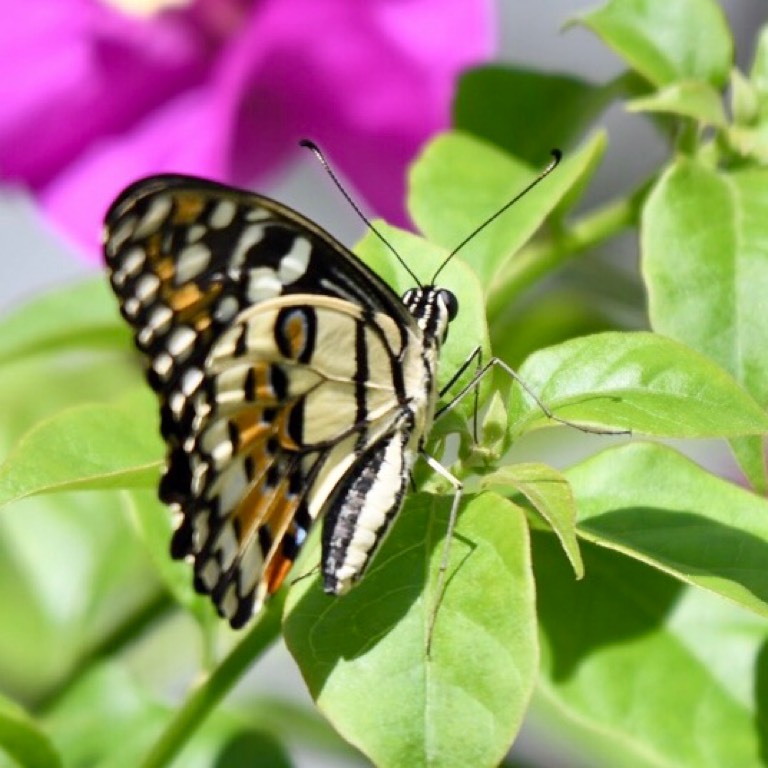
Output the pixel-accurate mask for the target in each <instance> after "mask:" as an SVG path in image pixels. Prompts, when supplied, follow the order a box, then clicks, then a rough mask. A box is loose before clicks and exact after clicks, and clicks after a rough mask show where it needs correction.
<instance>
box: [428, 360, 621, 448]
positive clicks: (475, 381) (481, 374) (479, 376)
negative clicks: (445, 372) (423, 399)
mask: <svg viewBox="0 0 768 768" xmlns="http://www.w3.org/2000/svg"><path fill="white" fill-rule="evenodd" d="M480 354H481V352H480V348H479V347H478V348H477V349H475V351H474V352H472V354H471V355H470V356H469V357H468V358H467V360H466V361H465V362H464V363H463V364H462V365H461V366H460V367H459V369H458V371H457V372H456V374H455V375H454V376H453V377H452V378H451V380H450V381H449V382H448V385H447V386H446V387H443V390H442V391H441V393H440V394H441V395H442V394H444V392H445V391H447V390H448V389H450V387H451V386H452V385H453V384H455V383H456V381H457V380H458V378H459V376H461V374H462V373H464V371H466V370H467V368H468V367H469V365H470V364H471V362H472V361H473V360H474V359H476V358H477V357H478V355H480ZM494 368H500V369H501V370H502V371H504V373H506V374H507V375H508V376H509V377H510V378H512V379H514V380H515V381H516V382H517V383H518V384H519V385H520V386H521V387H522V389H523V390H524V391H525V392H526V394H528V395H529V396H530V397H531V398H532V399H533V400H534V401H535V403H536V405H538V406H539V408H541V410H542V411H543V412H544V414H545V415H546V416H547V418H549V419H552V421H557V422H558V423H560V424H564V425H565V426H568V427H574V428H576V429H578V430H579V431H581V432H587V433H589V434H595V435H628V434H630V431H629V430H626V429H621V430H615V429H601V428H599V427H589V426H586V425H584V424H577V423H576V422H574V421H570V420H569V419H564V418H562V417H560V416H557V415H555V414H554V413H553V412H552V411H551V410H550V409H549V408H548V407H547V405H546V404H545V403H544V402H542V400H541V399H540V398H539V397H538V396H537V395H536V393H535V392H534V391H533V390H532V389H531V388H530V387H529V386H528V385H527V384H526V383H525V382H524V381H523V379H521V378H520V376H519V375H518V374H517V372H516V371H515V370H514V369H513V368H512V367H511V366H509V365H507V363H505V362H504V361H503V360H502V359H500V358H498V357H492V358H491V359H490V360H489V361H488V362H487V363H486V364H485V365H483V366H482V367H480V369H479V370H478V371H477V372H476V373H475V375H474V376H473V377H472V379H471V380H470V381H469V383H468V384H465V385H464V386H463V387H462V388H461V390H460V391H459V392H458V393H457V394H456V395H454V396H453V398H452V399H451V400H450V401H449V402H447V403H446V404H445V405H444V406H442V407H441V408H438V410H437V411H436V412H435V421H437V419H439V418H440V417H441V416H443V415H444V414H446V413H448V412H449V411H452V410H453V409H454V408H455V407H456V406H457V405H458V404H459V403H460V402H461V401H462V400H463V399H464V397H465V396H466V395H467V393H469V392H470V391H472V390H473V389H474V390H475V393H477V387H478V386H479V384H480V382H481V381H482V380H483V379H484V378H485V377H486V376H487V375H488V374H489V373H490V372H491V371H492V370H493V369H494Z"/></svg>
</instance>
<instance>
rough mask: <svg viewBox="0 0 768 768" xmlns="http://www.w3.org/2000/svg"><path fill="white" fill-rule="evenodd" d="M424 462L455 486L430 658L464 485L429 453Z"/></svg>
mask: <svg viewBox="0 0 768 768" xmlns="http://www.w3.org/2000/svg"><path fill="white" fill-rule="evenodd" d="M421 455H422V457H423V458H424V461H426V463H427V464H428V465H429V467H430V468H431V469H432V470H433V471H434V472H436V473H437V474H438V475H440V477H442V478H445V479H446V480H447V481H448V482H449V483H450V484H451V485H452V486H453V502H452V503H451V512H450V515H449V516H448V529H447V530H446V533H445V544H443V554H442V557H441V558H440V569H439V571H438V574H437V589H436V591H435V595H436V597H435V602H434V604H433V605H432V609H431V611H430V613H429V620H428V623H427V640H426V648H425V651H426V656H427V658H429V656H430V653H431V651H432V635H433V633H434V629H435V621H436V619H437V609H438V608H439V606H440V602H441V601H442V597H443V590H444V589H445V580H446V575H447V573H448V560H449V557H450V553H451V541H452V540H453V531H454V529H455V528H456V517H457V516H458V513H459V504H460V503H461V495H462V492H463V490H464V484H463V483H462V482H461V480H459V478H458V477H456V476H455V475H453V474H451V473H450V472H449V471H448V470H447V469H446V468H445V467H444V466H443V465H442V464H441V463H440V462H439V461H438V460H437V459H435V458H434V457H433V456H430V455H429V454H428V453H422V454H421Z"/></svg>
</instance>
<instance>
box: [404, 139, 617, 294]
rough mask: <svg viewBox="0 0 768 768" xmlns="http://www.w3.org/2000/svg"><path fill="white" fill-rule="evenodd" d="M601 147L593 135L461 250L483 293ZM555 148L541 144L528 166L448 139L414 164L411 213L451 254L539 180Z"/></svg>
mask: <svg viewBox="0 0 768 768" xmlns="http://www.w3.org/2000/svg"><path fill="white" fill-rule="evenodd" d="M604 145H605V140H604V137H603V135H602V134H597V135H595V136H594V137H593V138H592V139H591V140H589V141H588V142H587V143H586V144H585V145H584V146H583V147H582V148H581V149H580V150H578V151H577V152H576V153H574V154H572V155H570V156H569V157H566V158H565V159H564V160H563V162H561V163H560V165H559V166H558V167H557V169H556V170H555V171H554V172H553V173H552V174H550V175H549V176H548V177H547V178H546V180H544V181H542V182H541V183H540V184H538V185H537V186H536V187H535V188H534V189H532V190H530V191H529V192H528V193H527V194H526V195H525V196H524V197H522V198H521V199H520V200H518V201H517V202H516V203H515V204H514V205H513V206H512V207H511V208H510V209H509V210H508V211H505V212H504V214H503V215H502V216H500V217H499V219H498V220H497V221H494V222H493V224H491V225H490V226H489V227H488V228H487V229H485V230H483V232H482V233H480V234H478V235H477V236H476V237H475V238H474V239H473V240H472V241H471V244H470V245H468V246H467V248H466V249H465V250H462V256H463V258H464V259H466V261H467V262H468V263H469V264H470V266H471V267H472V269H473V270H474V271H475V273H476V274H477V275H478V276H479V277H480V282H481V283H482V285H483V286H484V288H486V289H487V288H488V287H489V285H490V283H491V280H492V278H493V277H494V275H495V273H496V272H497V270H498V269H499V268H500V267H501V266H502V265H503V264H504V263H505V262H507V260H508V259H510V258H511V257H512V256H513V254H514V253H515V252H516V251H517V250H518V249H519V248H520V247H521V246H522V245H523V244H524V243H526V242H527V241H528V240H529V239H530V238H531V237H532V235H533V234H534V233H535V232H536V230H537V229H538V228H539V227H540V226H541V225H542V223H543V222H544V220H545V218H546V217H547V215H548V214H549V213H551V212H552V210H553V209H555V208H556V207H557V206H558V204H559V203H560V202H561V200H562V199H563V198H564V197H565V196H566V195H567V194H568V193H569V192H571V191H572V190H573V189H574V188H580V187H579V184H580V182H581V180H582V178H583V177H584V176H585V175H587V176H588V175H590V174H591V173H592V172H593V170H594V164H595V157H596V156H600V155H601V154H602V151H603V149H604ZM550 149H551V147H548V146H547V147H542V148H541V158H540V161H539V165H538V167H531V166H529V165H527V164H525V163H522V162H520V161H519V160H516V159H514V158H513V157H511V156H510V155H507V154H505V153H503V152H501V151H499V150H498V149H496V148H495V147H493V146H491V145H489V144H486V143H485V142H482V141H479V140H477V139H475V138H473V137H471V136H468V135H466V134H462V133H459V132H454V133H446V134H443V135H442V136H440V137H438V138H437V139H435V140H434V141H433V142H432V143H431V144H430V145H429V146H428V147H427V149H426V150H425V151H424V153H423V154H422V155H421V157H420V158H419V159H418V160H417V161H416V163H415V164H414V165H413V166H411V176H410V195H409V203H408V209H409V211H410V213H411V216H412V217H413V220H414V221H415V222H416V224H417V226H418V227H419V229H420V230H421V231H422V232H423V233H424V234H425V236H426V237H427V238H428V239H429V240H430V241H432V242H434V243H438V244H440V245H442V246H443V247H444V248H446V249H448V250H449V251H450V250H452V249H454V248H455V247H456V246H458V245H459V243H460V242H461V241H462V240H464V239H465V238H466V237H467V236H468V235H469V234H470V233H471V232H472V231H473V230H474V229H476V228H477V227H478V226H480V225H481V224H482V223H483V222H484V221H486V220H487V219H488V217H489V216H491V215H492V214H494V213H495V212H497V211H498V210H499V209H500V208H501V207H502V206H503V205H504V204H505V203H507V202H509V200H511V199H512V198H513V197H514V196H515V195H517V194H518V193H520V192H521V191H522V190H523V189H524V188H525V187H526V186H527V185H528V184H530V183H531V182H532V181H533V180H534V179H535V177H536V175H537V173H538V172H540V171H541V170H543V168H544V166H545V165H546V163H547V161H548V160H549V157H548V154H547V153H548V151H549V150H550Z"/></svg>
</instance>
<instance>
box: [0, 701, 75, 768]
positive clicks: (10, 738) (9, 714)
mask: <svg viewBox="0 0 768 768" xmlns="http://www.w3.org/2000/svg"><path fill="white" fill-rule="evenodd" d="M0 751H3V752H5V753H6V754H8V755H9V756H10V757H12V758H14V759H15V760H16V761H17V762H18V763H19V765H21V766H24V768H63V765H64V763H63V762H62V760H61V757H60V756H59V754H58V752H57V751H56V748H55V747H54V746H53V743H52V742H51V740H50V739H49V737H48V736H47V735H46V733H45V732H44V731H43V729H42V728H41V727H40V726H39V725H38V724H37V723H36V722H35V721H34V720H33V719H32V718H31V717H30V716H29V715H28V714H27V713H26V712H25V711H24V710H23V709H22V708H21V707H20V706H18V704H16V703H15V702H13V701H11V700H10V699H7V698H5V697H4V696H0Z"/></svg>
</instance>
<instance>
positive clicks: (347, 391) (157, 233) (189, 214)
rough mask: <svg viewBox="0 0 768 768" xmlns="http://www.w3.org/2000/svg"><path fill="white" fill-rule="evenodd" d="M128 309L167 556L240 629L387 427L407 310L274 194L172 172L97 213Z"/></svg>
mask: <svg viewBox="0 0 768 768" xmlns="http://www.w3.org/2000/svg"><path fill="white" fill-rule="evenodd" d="M106 230H107V236H106V241H105V255H106V260H107V265H108V267H109V270H110V273H111V274H110V279H111V283H112V286H113V288H114V290H115V292H116V294H117V295H118V298H119V300H120V306H121V311H122V314H123V316H124V317H125V318H126V319H127V320H128V322H129V323H130V324H131V325H132V326H133V328H134V331H135V338H136V344H137V346H138V347H139V349H140V350H141V351H142V352H144V353H145V354H146V356H147V359H148V373H147V375H148V380H149V382H150V384H151V385H152V387H153V388H154V389H155V391H156V392H157V393H158V395H159V397H160V401H161V430H162V433H163V437H164V438H165V440H166V442H167V445H168V460H167V469H166V471H165V474H164V476H163V479H162V482H161V487H160V495H161V498H162V499H163V500H164V501H165V502H166V503H169V504H171V505H172V507H174V508H175V509H177V510H179V511H180V512H181V522H180V525H179V527H178V528H177V531H176V533H175V535H174V538H173V542H172V554H173V555H174V557H178V558H182V557H191V558H192V559H193V560H194V569H195V585H196V587H197V588H198V590H199V591H201V592H204V593H209V594H211V596H212V598H213V600H214V602H215V603H216V605H217V607H218V609H219V611H220V612H221V613H222V614H223V615H225V616H227V618H228V619H229V620H230V623H232V624H233V626H240V625H242V624H243V623H245V621H247V619H248V617H249V616H250V615H251V613H252V611H253V608H254V606H256V607H258V605H259V604H260V602H261V600H262V599H263V598H264V597H265V596H266V595H268V594H271V593H272V592H274V591H275V590H276V589H277V588H278V587H279V585H280V583H281V582H282V580H283V578H284V577H285V575H286V574H287V572H288V570H289V568H290V565H291V563H292V562H293V560H294V559H295V557H296V555H297V553H298V550H299V548H300V546H301V544H302V543H303V541H304V539H305V538H306V535H307V532H308V530H309V527H310V525H311V523H312V521H313V520H314V519H315V518H316V517H317V516H318V515H319V514H320V513H321V512H322V511H323V510H324V509H325V508H326V507H327V505H328V503H329V499H330V498H331V497H332V496H333V494H334V491H335V489H337V487H338V486H339V483H340V482H341V481H342V479H343V478H344V477H345V475H349V474H355V473H356V470H355V467H356V466H357V467H359V466H360V465H361V463H364V462H365V456H366V454H367V452H369V450H370V447H371V446H372V445H375V444H378V443H379V442H380V441H381V440H382V439H383V437H385V436H386V435H387V434H391V433H392V432H393V431H394V430H396V429H397V428H398V426H397V421H398V418H399V416H400V413H401V403H402V400H403V397H404V392H403V387H402V382H400V381H399V379H398V376H399V371H400V369H399V361H400V360H401V359H402V357H403V353H404V350H405V348H406V346H407V343H408V338H409V334H413V333H415V332H416V331H414V322H413V317H412V315H410V313H409V312H408V311H407V310H406V309H405V307H404V306H403V304H402V302H401V301H400V299H399V298H398V297H397V296H396V295H395V294H394V293H393V292H392V291H391V290H390V289H389V288H388V286H387V285H386V284H385V283H383V282H382V281H381V280H380V278H378V277H377V276H376V275H375V274H374V273H372V272H371V271H370V270H368V269H367V267H365V266H364V265H363V264H362V263H361V262H359V261H358V260H357V259H356V258H355V257H354V256H353V255H352V254H351V253H349V252H348V251H347V250H346V249H344V248H343V246H341V245H340V244H339V243H337V242H336V241H335V240H333V238H331V237H330V235H328V234H327V233H325V232H324V231H323V230H321V229H320V228H318V227H317V226H316V225H314V224H313V223H311V222H309V221H308V220H306V219H304V218H303V217H301V216H300V215H299V214H297V213H295V212H293V211H291V210H289V209H287V208H284V207H282V206H280V205H279V204H277V203H275V202H274V201H271V200H268V199H266V198H262V197H259V196H257V195H252V194H250V193H247V192H242V191H239V190H233V189H231V188H229V187H224V186H221V185H217V184H214V183H212V182H208V181H202V180H198V179H193V178H189V177H181V176H160V177H153V178H150V179H146V180H144V181H142V182H138V183H137V184H135V185H133V186H131V187H129V188H128V189H127V190H126V191H125V192H124V193H123V194H122V195H121V196H120V197H119V198H118V199H117V200H116V202H115V203H114V204H113V206H112V207H111V209H110V211H109V213H108V215H107V221H106Z"/></svg>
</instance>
